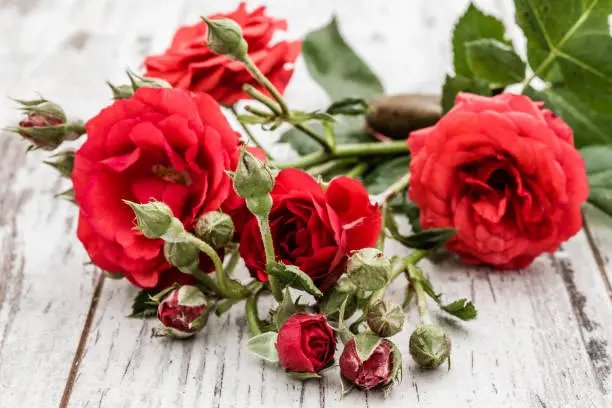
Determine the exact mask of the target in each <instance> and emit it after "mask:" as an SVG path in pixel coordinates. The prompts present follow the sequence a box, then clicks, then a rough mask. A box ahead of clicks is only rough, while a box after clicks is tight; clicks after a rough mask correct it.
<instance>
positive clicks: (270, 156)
mask: <svg viewBox="0 0 612 408" xmlns="http://www.w3.org/2000/svg"><path fill="white" fill-rule="evenodd" d="M229 109H230V111H232V113H233V114H234V117H235V118H236V120H237V121H238V123H240V126H241V127H242V129H243V130H244V133H246V135H247V136H248V138H249V140H250V141H251V142H253V143H254V144H255V146H257V147H258V148H260V149H261V150H262V151H263V152H264V153H265V155H266V157H267V158H268V160H274V159H273V157H272V155H271V154H270V153H269V152H268V151H267V150H266V148H265V147H263V145H262V144H261V143H260V142H259V140H257V138H256V137H255V135H254V134H253V133H252V132H251V129H249V127H248V126H247V125H246V123H242V121H241V120H240V119H239V118H238V111H237V110H236V105H231V106H230V107H229Z"/></svg>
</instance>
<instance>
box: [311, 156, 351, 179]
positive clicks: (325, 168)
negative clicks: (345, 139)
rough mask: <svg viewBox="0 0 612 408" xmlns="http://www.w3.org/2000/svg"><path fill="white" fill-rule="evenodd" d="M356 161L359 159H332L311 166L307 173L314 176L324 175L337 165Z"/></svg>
mask: <svg viewBox="0 0 612 408" xmlns="http://www.w3.org/2000/svg"><path fill="white" fill-rule="evenodd" d="M356 161H357V159H354V158H348V159H337V160H330V161H328V162H327V163H323V164H320V165H318V166H314V167H311V168H310V169H308V172H307V173H308V174H310V175H311V176H313V177H317V176H323V175H325V173H327V172H329V171H332V170H334V169H335V168H336V167H339V166H342V165H349V164H353V163H355V162H356Z"/></svg>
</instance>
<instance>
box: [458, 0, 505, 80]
mask: <svg viewBox="0 0 612 408" xmlns="http://www.w3.org/2000/svg"><path fill="white" fill-rule="evenodd" d="M504 32H505V28H504V24H503V23H502V22H501V21H500V20H498V19H497V18H495V17H492V16H488V15H486V14H484V13H483V12H482V11H480V10H479V9H478V8H477V7H476V6H474V4H470V5H469V7H468V9H467V10H466V12H465V13H464V14H463V16H461V18H460V19H459V21H457V24H456V25H455V29H454V31H453V41H452V42H453V65H454V66H455V73H456V74H457V75H458V76H464V77H468V78H471V77H472V76H473V73H472V70H471V68H470V66H469V63H468V58H467V55H466V48H465V46H466V43H469V42H470V41H476V40H481V39H486V38H489V39H494V40H498V41H501V42H506V43H507V41H506V40H505V39H504Z"/></svg>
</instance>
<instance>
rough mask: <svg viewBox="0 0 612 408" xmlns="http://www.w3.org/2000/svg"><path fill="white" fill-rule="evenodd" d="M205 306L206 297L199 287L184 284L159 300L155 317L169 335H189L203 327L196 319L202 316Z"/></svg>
mask: <svg viewBox="0 0 612 408" xmlns="http://www.w3.org/2000/svg"><path fill="white" fill-rule="evenodd" d="M206 308H207V302H206V297H204V294H203V293H202V292H201V291H200V289H198V288H197V287H195V286H189V285H185V286H181V287H180V288H178V289H174V290H173V291H172V292H170V293H169V294H168V295H167V296H166V297H165V298H164V300H162V301H161V302H160V304H159V306H158V307H157V319H158V320H159V321H160V322H161V324H163V325H164V328H165V331H166V333H168V334H169V335H171V336H173V337H189V336H192V335H193V334H195V333H196V332H197V331H198V330H200V329H201V328H202V327H203V325H200V324H198V322H197V321H198V320H199V319H200V318H202V316H203V315H204V313H205V312H206ZM194 323H195V324H194Z"/></svg>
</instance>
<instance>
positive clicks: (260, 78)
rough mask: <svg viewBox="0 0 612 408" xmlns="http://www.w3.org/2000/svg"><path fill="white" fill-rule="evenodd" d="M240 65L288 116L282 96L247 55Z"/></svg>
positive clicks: (287, 109)
mask: <svg viewBox="0 0 612 408" xmlns="http://www.w3.org/2000/svg"><path fill="white" fill-rule="evenodd" d="M242 63H243V64H244V66H245V67H246V69H247V71H249V73H250V74H251V75H253V78H255V79H256V80H257V82H259V83H260V84H261V85H262V86H263V87H264V88H266V89H267V90H268V92H270V95H272V97H273V98H274V99H275V100H276V102H278V104H279V106H280V108H281V111H282V112H283V114H285V115H287V116H288V115H289V107H288V106H287V103H286V102H285V100H284V99H283V95H281V93H280V92H279V91H278V89H276V87H275V86H274V85H273V84H272V82H270V81H269V80H268V78H266V76H265V75H264V74H263V73H262V72H261V71H260V70H259V68H257V65H255V63H254V62H253V60H252V59H251V58H250V57H249V56H248V55H247V56H246V57H245V58H244V60H243V61H242Z"/></svg>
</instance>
